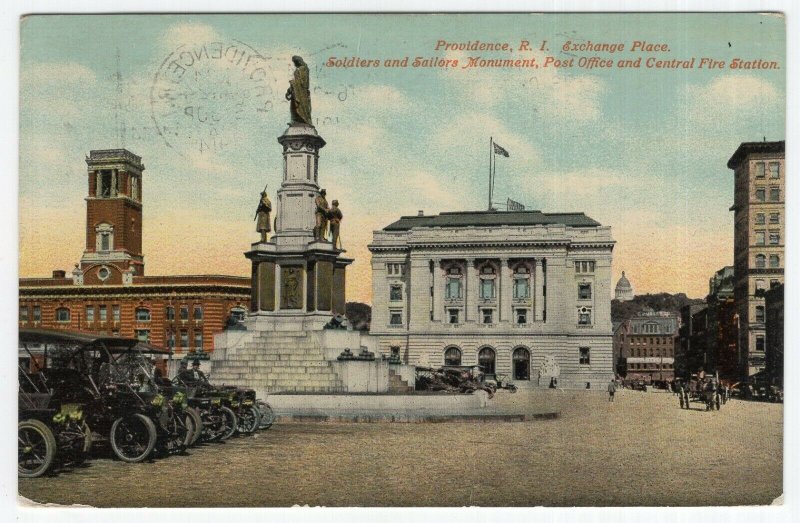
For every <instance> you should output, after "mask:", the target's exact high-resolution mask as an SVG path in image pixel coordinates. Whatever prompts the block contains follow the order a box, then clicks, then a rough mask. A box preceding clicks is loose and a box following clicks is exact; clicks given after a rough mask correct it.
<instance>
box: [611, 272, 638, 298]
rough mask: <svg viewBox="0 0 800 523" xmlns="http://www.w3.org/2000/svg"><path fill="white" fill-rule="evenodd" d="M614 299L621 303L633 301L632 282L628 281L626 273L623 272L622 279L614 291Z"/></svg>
mask: <svg viewBox="0 0 800 523" xmlns="http://www.w3.org/2000/svg"><path fill="white" fill-rule="evenodd" d="M614 298H616V299H617V300H619V301H629V300H632V299H633V287H632V286H631V282H629V281H628V278H626V277H625V271H622V277H621V278H620V279H619V281H618V282H617V286H616V288H615V289H614Z"/></svg>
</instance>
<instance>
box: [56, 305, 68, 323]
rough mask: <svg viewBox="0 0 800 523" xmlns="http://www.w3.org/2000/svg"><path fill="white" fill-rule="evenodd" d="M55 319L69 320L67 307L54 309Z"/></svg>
mask: <svg viewBox="0 0 800 523" xmlns="http://www.w3.org/2000/svg"><path fill="white" fill-rule="evenodd" d="M56 321H69V309H67V308H64V307H61V308H58V309H56Z"/></svg>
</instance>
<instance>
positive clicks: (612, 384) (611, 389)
mask: <svg viewBox="0 0 800 523" xmlns="http://www.w3.org/2000/svg"><path fill="white" fill-rule="evenodd" d="M615 392H617V384H616V383H615V382H614V380H611V381H610V382H608V401H611V402H613V401H614V393H615Z"/></svg>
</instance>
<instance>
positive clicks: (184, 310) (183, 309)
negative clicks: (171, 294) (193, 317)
mask: <svg viewBox="0 0 800 523" xmlns="http://www.w3.org/2000/svg"><path fill="white" fill-rule="evenodd" d="M181 319H182V320H184V321H186V320H188V319H189V306H188V305H181Z"/></svg>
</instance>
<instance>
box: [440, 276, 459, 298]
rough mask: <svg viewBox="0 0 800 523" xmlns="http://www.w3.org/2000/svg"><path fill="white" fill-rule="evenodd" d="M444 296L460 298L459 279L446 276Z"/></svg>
mask: <svg viewBox="0 0 800 523" xmlns="http://www.w3.org/2000/svg"><path fill="white" fill-rule="evenodd" d="M444 294H445V298H447V299H448V300H456V299H460V298H461V280H460V279H459V278H448V279H447V285H446V286H445V293H444Z"/></svg>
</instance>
